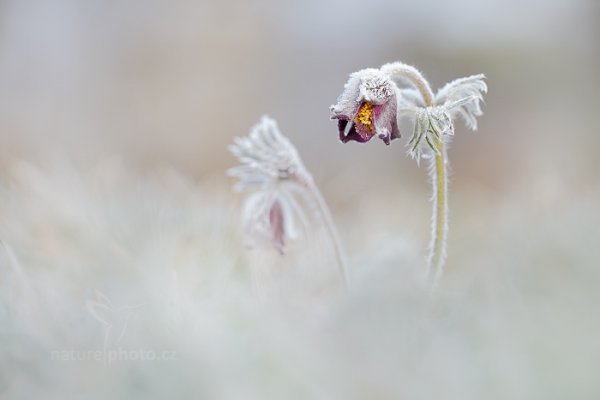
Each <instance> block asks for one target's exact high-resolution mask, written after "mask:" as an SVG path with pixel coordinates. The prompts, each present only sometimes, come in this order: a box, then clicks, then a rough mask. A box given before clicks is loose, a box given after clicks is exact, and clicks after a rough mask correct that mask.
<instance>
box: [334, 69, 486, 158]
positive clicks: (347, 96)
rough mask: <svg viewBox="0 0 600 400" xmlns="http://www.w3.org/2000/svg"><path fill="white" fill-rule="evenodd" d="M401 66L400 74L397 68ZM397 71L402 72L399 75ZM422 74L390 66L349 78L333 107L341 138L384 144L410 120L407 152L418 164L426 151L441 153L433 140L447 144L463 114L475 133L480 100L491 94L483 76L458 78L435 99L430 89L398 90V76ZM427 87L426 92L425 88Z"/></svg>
mask: <svg viewBox="0 0 600 400" xmlns="http://www.w3.org/2000/svg"><path fill="white" fill-rule="evenodd" d="M399 66H400V68H401V70H399V69H398V68H399ZM399 72H401V73H400V74H399ZM418 76H420V73H419V72H418V71H417V70H416V69H414V68H413V67H410V66H407V65H404V64H399V63H390V64H385V65H383V66H382V67H381V68H380V69H375V68H367V69H363V70H360V71H358V72H354V73H352V74H350V78H349V79H348V82H347V83H346V85H345V86H344V90H343V92H342V94H341V95H340V97H339V98H338V101H337V103H336V104H335V105H332V106H331V108H330V110H331V119H337V120H338V130H339V136H340V140H341V141H342V142H344V143H346V142H348V141H350V140H355V141H358V142H367V141H369V140H370V139H371V138H373V137H374V136H375V135H377V136H378V137H380V138H381V139H382V140H383V141H384V142H385V143H386V144H390V141H391V140H394V139H398V138H399V137H400V131H399V130H398V118H399V117H400V116H407V115H408V116H409V117H410V118H411V119H412V121H413V124H414V131H413V135H412V137H411V139H410V140H409V143H408V145H409V154H410V155H411V156H413V157H414V158H416V159H417V160H419V158H420V157H421V155H422V153H423V151H422V149H424V148H429V149H431V150H432V151H433V152H434V153H435V152H436V151H437V150H436V149H435V146H434V141H435V140H436V139H439V140H442V141H444V140H448V137H449V136H452V135H453V134H454V127H453V119H454V118H455V117H457V116H459V115H460V116H461V117H462V118H463V119H464V120H465V123H466V125H467V127H469V128H470V129H473V130H475V129H477V119H476V118H477V117H478V116H480V115H482V111H481V106H480V102H481V101H482V99H483V93H485V92H487V85H486V84H485V81H484V79H485V77H484V75H481V74H480V75H473V76H469V77H466V78H461V79H457V80H455V81H453V82H450V83H448V84H447V85H445V86H444V87H443V88H441V89H440V90H439V91H438V92H437V94H436V95H435V96H433V94H431V96H430V98H429V99H424V97H423V95H422V93H423V92H427V91H429V92H431V89H429V86H427V87H425V88H420V89H421V90H420V91H419V90H415V89H414V88H399V87H398V86H397V85H396V83H395V82H394V81H393V79H394V78H400V79H405V80H408V81H412V83H415V81H417V82H418V81H419V80H418V79H417V80H415V79H411V78H412V77H418ZM423 89H424V90H423Z"/></svg>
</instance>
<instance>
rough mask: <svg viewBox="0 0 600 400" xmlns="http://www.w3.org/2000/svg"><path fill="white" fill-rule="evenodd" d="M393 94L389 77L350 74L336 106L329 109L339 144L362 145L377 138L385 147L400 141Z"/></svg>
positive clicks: (377, 73)
mask: <svg viewBox="0 0 600 400" xmlns="http://www.w3.org/2000/svg"><path fill="white" fill-rule="evenodd" d="M397 90H398V89H397V87H396V84H395V83H394V82H392V81H391V79H390V78H389V76H387V75H385V74H383V73H382V72H381V71H380V70H378V69H374V68H367V69H363V70H361V71H358V72H354V73H353V74H351V75H350V79H349V80H348V82H347V83H346V85H345V86H344V91H343V92H342V94H341V95H340V97H339V98H338V100H337V103H336V104H334V105H332V106H331V108H330V110H331V119H337V120H338V130H339V135H340V140H341V141H342V142H344V143H346V142H348V141H350V140H354V141H357V142H361V143H364V142H368V141H369V140H371V139H372V138H373V137H374V136H377V137H379V138H380V139H381V140H383V141H384V143H385V144H388V145H389V144H390V141H392V140H394V139H398V138H400V131H399V130H398V121H397V118H396V114H397Z"/></svg>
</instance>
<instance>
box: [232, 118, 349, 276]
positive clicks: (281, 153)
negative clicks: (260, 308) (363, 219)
mask: <svg viewBox="0 0 600 400" xmlns="http://www.w3.org/2000/svg"><path fill="white" fill-rule="evenodd" d="M229 149H230V150H231V152H232V153H233V154H234V155H235V156H236V157H237V158H238V160H239V161H240V162H241V165H239V166H237V167H234V168H231V169H230V170H229V174H230V175H232V176H235V177H237V178H239V182H238V183H237V184H236V185H235V189H237V190H239V191H242V190H243V191H250V192H251V193H250V195H249V196H248V197H247V198H246V201H245V203H244V207H243V212H242V225H243V229H244V231H245V233H246V234H247V237H248V239H249V241H250V242H251V243H253V242H256V240H257V239H259V240H260V238H266V239H267V240H268V241H270V242H271V244H272V245H273V246H274V247H275V249H277V250H278V251H279V252H280V253H281V254H284V253H285V251H286V248H287V244H288V242H290V241H292V240H295V239H298V238H299V236H300V232H301V231H302V230H303V229H302V228H306V227H307V226H308V224H309V222H308V221H309V219H308V218H307V216H306V215H305V213H304V208H303V205H307V204H308V205H311V206H313V209H314V208H315V207H314V206H316V210H317V211H318V213H317V216H318V219H320V220H321V222H322V223H323V225H324V226H325V228H326V230H327V232H328V234H329V235H330V238H331V241H332V244H333V247H334V251H335V256H336V259H337V262H338V265H339V269H340V274H341V277H342V280H343V281H344V282H345V281H346V273H345V268H346V267H345V257H344V254H343V251H342V248H341V243H340V240H339V237H338V234H337V231H336V229H335V224H334V223H333V218H332V216H331V212H330V211H329V208H328V207H327V204H326V203H325V200H324V199H323V196H322V195H321V192H320V191H319V189H318V188H317V185H316V184H315V182H314V180H313V177H312V175H311V174H310V173H309V172H308V170H307V169H306V167H305V166H304V164H303V163H302V160H301V159H300V156H299V154H298V151H297V150H296V148H295V147H294V145H293V144H292V143H291V142H290V141H289V139H287V138H286V137H285V136H283V134H282V133H281V132H280V131H279V128H278V127H277V124H276V123H275V121H274V120H272V119H271V118H268V117H263V118H262V119H261V121H260V122H259V123H258V124H257V125H256V126H254V128H252V131H251V132H250V135H248V136H247V137H243V138H236V139H235V143H234V144H233V145H231V146H229Z"/></svg>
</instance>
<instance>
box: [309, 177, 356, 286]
mask: <svg viewBox="0 0 600 400" xmlns="http://www.w3.org/2000/svg"><path fill="white" fill-rule="evenodd" d="M306 185H307V186H308V188H309V190H310V192H311V193H312V195H313V197H314V198H315V200H316V202H317V206H318V207H319V212H320V213H321V215H322V216H323V220H324V222H325V228H326V229H327V233H328V234H329V238H330V239H331V242H332V244H333V248H334V251H335V258H336V261H337V264H338V268H339V272H340V275H341V276H342V281H343V283H344V287H346V288H347V287H348V277H347V274H346V257H345V256H344V250H343V248H342V242H341V240H340V237H339V235H338V232H337V229H336V227H335V223H334V222H333V216H332V215H331V210H329V207H328V206H327V202H326V201H325V199H324V198H323V195H322V194H321V191H320V190H319V188H318V187H317V185H316V184H315V183H314V181H313V180H312V179H308V180H307V182H306Z"/></svg>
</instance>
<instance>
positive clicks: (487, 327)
mask: <svg viewBox="0 0 600 400" xmlns="http://www.w3.org/2000/svg"><path fill="white" fill-rule="evenodd" d="M395 60H400V61H403V62H405V63H408V64H411V65H415V66H416V67H417V68H419V69H420V70H421V71H422V72H423V73H424V74H425V76H426V77H427V78H428V79H429V81H430V82H431V84H432V86H433V87H434V89H437V88H439V87H441V86H443V84H445V83H446V82H448V81H451V80H453V79H455V78H459V77H462V76H468V75H472V74H477V73H485V75H486V76H487V83H488V85H489V93H488V94H487V95H486V96H485V98H484V100H485V104H484V115H483V117H481V118H479V130H478V131H477V132H470V131H468V130H467V129H466V128H465V127H464V125H463V124H462V123H461V122H458V124H457V127H456V137H455V138H454V140H453V142H452V144H451V146H450V150H449V158H450V163H451V169H452V174H451V183H450V239H449V256H448V262H447V267H446V274H445V276H444V278H443V281H442V284H441V285H440V288H439V291H438V293H437V294H435V295H431V294H430V293H429V292H428V291H427V290H426V289H424V288H423V287H421V286H420V284H419V283H418V279H417V276H419V273H420V271H421V270H422V268H424V265H425V263H424V255H425V249H426V246H427V241H428V230H429V224H430V222H429V219H430V203H429V197H430V185H429V183H428V180H427V173H426V166H424V165H421V167H418V166H417V165H416V163H414V162H413V161H412V160H410V159H409V158H408V157H407V156H406V147H405V146H404V144H405V141H406V138H407V137H409V136H410V132H407V131H404V132H403V135H404V138H403V139H402V140H401V141H395V142H393V143H392V145H391V146H389V147H386V146H384V145H383V144H382V143H380V142H379V141H373V142H370V143H368V144H365V145H360V144H357V143H350V144H347V145H342V144H341V143H340V142H339V141H338V139H337V127H336V123H335V122H333V121H330V120H329V106H330V105H331V104H333V103H334V102H335V100H336V98H337V96H338V95H339V94H340V93H341V91H342V88H343V85H344V83H345V82H346V80H347V77H348V74H349V73H351V72H353V71H356V70H359V69H362V68H365V67H379V66H380V65H382V64H383V63H386V62H390V61H395ZM599 73H600V3H598V2H597V1H594V0H545V1H542V0H521V1H499V0H498V1H476V0H457V1H452V2H438V1H434V0H424V1H420V2H405V1H384V0H375V1H372V2H364V1H356V0H347V1H343V2H342V1H330V2H328V1H315V0H308V1H303V2H282V1H275V0H262V1H254V2H251V1H221V2H211V1H196V2H192V1H177V2H167V1H159V0H149V1H144V2H142V1H129V2H82V1H75V0H55V1H52V2H42V1H33V0H20V1H6V0H5V1H0V398H6V399H22V398H40V396H43V397H44V398H47V399H51V398H57V399H58V398H60V399H67V398H83V397H82V396H84V394H85V396H84V397H85V398H107V397H110V398H115V399H116V398H140V397H142V396H143V397H144V398H166V397H167V396H168V397H170V398H201V399H213V398H214V399H242V398H243V399H266V398H277V399H282V398H283V399H290V398H299V399H300V398H302V399H306V398H319V399H333V398H336V399H337V398H339V399H363V398H386V399H387V398H389V399H392V398H393V399H397V398H407V399H432V398H449V399H470V398H473V399H475V398H488V399H506V398H511V399H534V398H535V399H597V398H599V397H600V383H599V382H600V342H599V341H598V339H597V337H598V335H599V334H600V313H598V310H597V308H598V306H597V305H598V304H600V291H599V289H600V271H599V267H600V261H599V260H600V246H599V244H600V228H599V227H600V212H599V207H600V181H599V179H598V173H599V172H600V158H599V157H598V155H597V149H598V148H600V135H598V133H599V132H598V122H597V114H598V110H599V107H600V101H599V99H598V93H599V90H600V77H599ZM263 114H268V115H270V116H271V117H273V118H274V119H276V120H277V121H278V123H279V127H280V129H281V130H282V132H283V133H284V134H285V135H287V136H288V137H289V138H290V140H291V141H292V142H293V143H294V144H295V145H296V147H297V148H298V150H299V152H300V154H301V156H302V158H303V159H304V162H305V164H306V166H307V167H308V169H309V170H310V171H311V172H312V173H313V175H314V177H315V180H316V182H317V184H318V186H319V187H320V188H321V189H322V191H323V194H324V196H325V198H326V199H327V201H328V203H329V205H330V206H331V208H332V211H333V214H334V218H335V220H336V222H337V224H338V228H339V230H340V235H341V238H342V241H343V243H344V245H345V248H346V250H347V253H348V258H349V268H350V271H349V272H350V279H351V288H350V290H349V291H347V292H345V291H340V290H339V288H332V287H331V286H330V285H329V284H328V283H327V282H329V280H328V279H329V278H328V277H327V276H328V272H327V271H331V269H332V268H333V267H332V264H333V259H332V253H331V249H330V248H329V246H328V244H327V240H326V239H323V232H322V229H321V228H320V227H319V226H318V224H315V225H314V226H313V227H312V228H311V230H309V232H307V234H306V235H305V237H303V238H302V239H300V240H298V241H296V242H294V243H293V244H292V245H291V248H290V251H289V253H288V254H286V255H285V256H284V257H282V256H280V255H278V254H276V253H274V252H272V251H270V250H269V249H252V250H249V249H246V248H245V246H244V238H243V235H242V234H241V232H240V230H239V215H240V206H241V203H242V201H243V195H240V194H237V193H234V192H233V191H232V190H231V185H232V184H233V183H234V180H233V179H232V178H230V177H228V176H227V175H226V170H227V169H228V168H230V167H232V166H234V165H236V164H237V161H236V160H235V158H234V157H233V156H232V155H231V154H230V153H229V151H228V150H227V145H228V144H230V143H231V142H232V141H233V138H234V137H236V136H243V135H246V134H247V133H248V132H249V130H250V128H251V126H253V125H254V124H255V123H256V122H257V121H258V120H259V118H260V116H261V115H263ZM253 268H254V269H256V268H258V269H259V270H261V271H263V272H264V270H267V271H269V272H268V273H267V274H266V275H260V276H262V277H263V278H264V279H266V281H265V282H261V283H260V285H259V286H261V287H263V288H264V287H265V286H266V287H268V290H266V292H261V293H260V295H257V293H256V287H255V286H256V285H255V284H252V283H251V281H252V279H251V277H250V275H251V274H250V273H249V272H248V271H250V270H252V269H253ZM265 276H267V278H265ZM261 279H262V278H261ZM255 283H256V282H255ZM134 306H135V307H137V308H135V307H134ZM94 307H96V309H97V308H99V309H101V310H102V312H105V314H104V315H97V314H98V313H96V312H94V310H95V308H94ZM128 307H129V308H128ZM132 310H135V311H132ZM111 318H112V319H111ZM117 320H119V321H121V322H116V321H117ZM107 321H108V322H107ZM111 321H112V322H111ZM123 321H125V322H123ZM107 332H108V333H107ZM115 332H119V334H116V333H115ZM121 333H122V334H121ZM111 341H112V342H111ZM107 342H108V343H107ZM142 348H143V349H147V350H149V351H152V352H154V353H156V354H158V353H160V352H162V351H163V350H166V351H168V352H169V353H168V354H171V353H172V354H173V355H174V356H173V357H171V358H169V357H167V358H169V359H163V360H152V361H147V360H146V361H143V360H139V359H133V360H132V359H131V358H132V357H133V356H132V357H129V359H124V358H127V357H125V356H120V358H119V359H116V360H111V362H107V360H106V358H102V359H101V360H100V361H98V360H93V359H90V357H91V356H89V354H88V355H87V356H85V357H83V356H82V357H80V358H81V359H78V358H77V356H74V355H73V354H82V353H85V352H87V351H89V350H102V351H103V352H105V351H106V350H107V349H109V350H115V349H125V350H126V351H130V350H131V351H137V350H139V349H142ZM71 350H73V351H75V353H69V355H65V354H64V353H63V352H64V351H71ZM57 354H59V355H60V356H57ZM103 354H105V353H103ZM63 355H64V357H63ZM102 357H105V355H103V356H102Z"/></svg>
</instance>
